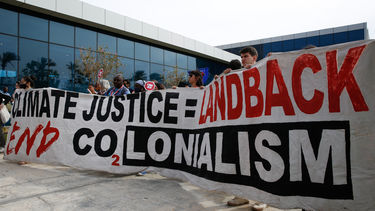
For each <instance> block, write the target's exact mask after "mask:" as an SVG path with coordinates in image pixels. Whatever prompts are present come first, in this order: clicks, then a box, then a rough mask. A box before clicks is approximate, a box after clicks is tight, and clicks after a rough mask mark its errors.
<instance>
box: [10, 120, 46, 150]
mask: <svg viewBox="0 0 375 211" xmlns="http://www.w3.org/2000/svg"><path fill="white" fill-rule="evenodd" d="M42 129H43V126H42V125H38V126H37V127H36V128H35V130H34V133H33V135H32V136H31V137H30V129H29V128H26V130H25V131H24V132H23V133H22V135H21V137H20V138H19V139H18V143H17V145H16V150H15V154H17V153H18V150H19V149H20V147H21V145H22V143H23V141H24V140H25V138H26V137H27V141H26V154H27V155H29V154H30V150H31V147H32V146H33V144H34V141H35V138H36V136H37V135H38V134H39V132H40V131H41V130H42Z"/></svg>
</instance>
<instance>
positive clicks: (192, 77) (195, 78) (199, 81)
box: [189, 70, 204, 89]
mask: <svg viewBox="0 0 375 211" xmlns="http://www.w3.org/2000/svg"><path fill="white" fill-rule="evenodd" d="M189 84H190V87H192V88H201V89H203V88H204V86H203V77H202V73H201V72H200V71H199V70H193V71H190V72H189Z"/></svg>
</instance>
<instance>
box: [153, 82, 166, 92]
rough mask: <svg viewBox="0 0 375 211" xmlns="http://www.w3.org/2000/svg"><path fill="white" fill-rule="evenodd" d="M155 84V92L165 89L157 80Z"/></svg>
mask: <svg viewBox="0 0 375 211" xmlns="http://www.w3.org/2000/svg"><path fill="white" fill-rule="evenodd" d="M153 82H154V84H155V89H154V90H162V89H165V86H164V84H162V83H160V82H158V81H157V80H154V81H153Z"/></svg>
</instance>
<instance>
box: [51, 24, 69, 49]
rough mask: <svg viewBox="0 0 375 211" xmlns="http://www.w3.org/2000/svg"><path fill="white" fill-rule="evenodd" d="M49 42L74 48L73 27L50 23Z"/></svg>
mask: <svg viewBox="0 0 375 211" xmlns="http://www.w3.org/2000/svg"><path fill="white" fill-rule="evenodd" d="M49 36H50V37H49V39H50V42H53V43H58V44H63V45H69V46H74V27H73V26H69V25H66V24H62V23H57V22H54V21H50V34H49Z"/></svg>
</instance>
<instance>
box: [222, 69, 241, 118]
mask: <svg viewBox="0 0 375 211" xmlns="http://www.w3.org/2000/svg"><path fill="white" fill-rule="evenodd" d="M226 80H227V81H226V84H227V95H228V97H227V100H228V119H229V120H231V119H238V118H239V117H240V116H241V113H242V86H241V80H240V77H239V76H238V75H237V74H232V75H228V76H227V77H226ZM232 85H234V86H235V87H236V94H237V105H236V107H234V108H233V107H232V99H233V97H232Z"/></svg>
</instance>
